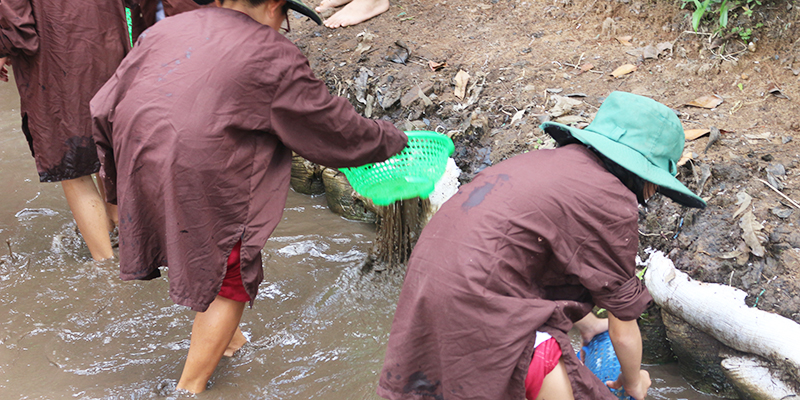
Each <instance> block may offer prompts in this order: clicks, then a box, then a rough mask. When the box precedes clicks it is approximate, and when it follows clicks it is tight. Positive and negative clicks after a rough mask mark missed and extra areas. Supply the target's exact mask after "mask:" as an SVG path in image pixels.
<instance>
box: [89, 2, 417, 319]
mask: <svg viewBox="0 0 800 400" xmlns="http://www.w3.org/2000/svg"><path fill="white" fill-rule="evenodd" d="M91 108H92V115H93V117H94V122H95V141H96V142H97V146H98V154H99V155H100V160H101V162H102V164H103V167H102V169H101V171H100V175H101V177H102V178H103V180H104V182H105V188H106V196H107V198H108V200H109V201H112V202H117V203H118V205H119V218H120V225H119V227H120V245H119V252H120V270H121V277H122V279H124V280H131V279H151V278H154V277H157V276H159V269H158V267H159V266H162V265H167V266H169V283H170V297H171V298H172V300H173V301H174V302H175V303H178V304H182V305H186V306H189V307H192V309H194V310H196V311H204V310H205V309H206V308H207V307H208V305H209V304H210V303H211V302H212V301H213V300H214V298H215V296H216V295H217V293H219V290H220V287H221V284H222V279H223V277H224V275H225V271H226V261H227V258H228V255H229V254H230V252H231V249H232V248H233V246H234V245H235V244H236V242H237V241H239V240H240V239H241V240H242V248H241V273H242V280H243V283H244V286H245V289H246V290H247V293H248V294H249V295H250V298H251V299H255V298H256V294H257V291H258V285H259V283H261V281H262V280H263V270H262V267H261V249H262V248H263V247H264V245H265V244H266V241H267V239H268V238H269V235H270V234H271V233H272V231H273V230H274V229H275V226H276V225H278V222H280V219H281V215H282V213H283V207H284V204H285V202H286V196H287V193H288V190H289V172H290V168H291V158H292V150H294V151H295V152H297V153H298V154H300V155H302V156H303V157H305V158H307V159H309V160H311V161H314V162H317V163H320V164H323V165H327V166H330V167H343V166H357V165H362V164H365V163H369V162H374V161H381V160H384V159H386V158H387V157H389V156H391V155H392V154H395V153H397V152H399V151H400V150H401V149H402V148H403V147H404V146H405V144H406V141H407V138H406V136H405V135H404V134H403V133H402V132H400V131H399V130H398V129H397V128H395V127H394V126H393V125H392V124H391V123H390V122H388V121H373V120H369V119H366V118H363V117H361V116H359V115H358V114H357V113H356V112H355V110H354V109H353V107H352V105H350V103H348V102H347V100H345V99H343V98H340V97H334V96H331V95H330V93H328V90H327V87H326V86H325V84H324V83H323V82H321V81H320V80H318V79H316V78H315V77H314V75H313V73H312V72H311V68H310V67H309V65H308V60H307V59H306V58H305V56H303V54H302V53H301V52H300V50H299V49H298V48H297V47H296V46H295V45H294V44H293V43H292V42H291V41H289V40H288V39H286V38H285V37H283V36H282V35H281V34H279V33H278V32H276V31H275V30H274V29H272V28H270V27H267V26H264V25H261V24H259V23H258V22H256V21H254V20H253V19H252V18H250V17H248V16H247V15H245V14H243V13H240V12H238V11H233V10H228V9H224V8H204V9H200V10H195V11H191V12H187V13H183V14H180V15H177V16H174V17H170V18H167V19H165V20H163V21H161V22H159V23H157V24H155V25H154V26H153V27H151V28H150V29H148V30H147V31H146V32H144V33H143V34H142V35H141V36H140V37H139V41H138V42H137V44H136V46H135V48H134V49H133V50H132V51H131V53H130V54H129V55H128V57H127V58H125V60H124V61H123V62H122V64H121V65H120V67H119V69H118V70H117V72H116V74H114V76H113V77H112V78H111V79H110V80H109V81H108V83H107V84H106V85H105V86H104V87H103V88H102V89H101V90H100V91H99V92H98V93H97V95H96V96H95V98H94V99H93V100H92V103H91Z"/></svg>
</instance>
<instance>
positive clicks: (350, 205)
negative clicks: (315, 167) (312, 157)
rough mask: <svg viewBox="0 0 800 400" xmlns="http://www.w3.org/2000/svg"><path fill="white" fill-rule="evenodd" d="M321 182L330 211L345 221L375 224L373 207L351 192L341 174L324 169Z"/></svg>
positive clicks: (334, 170) (331, 169)
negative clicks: (345, 219)
mask: <svg viewBox="0 0 800 400" xmlns="http://www.w3.org/2000/svg"><path fill="white" fill-rule="evenodd" d="M322 182H323V184H324V185H325V200H327V203H328V208H329V209H330V210H331V211H333V212H334V213H336V214H339V215H341V216H342V217H345V218H347V219H351V220H355V221H363V222H375V220H376V216H375V211H374V208H373V207H374V206H372V203H371V202H370V201H368V200H366V199H364V198H363V197H361V196H360V195H359V194H358V193H356V192H355V191H354V190H353V187H352V186H350V183H349V182H347V178H346V177H345V176H344V174H343V173H341V172H339V171H338V170H336V169H333V168H325V170H324V171H322Z"/></svg>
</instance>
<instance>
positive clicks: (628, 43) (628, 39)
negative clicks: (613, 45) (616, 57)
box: [617, 36, 633, 46]
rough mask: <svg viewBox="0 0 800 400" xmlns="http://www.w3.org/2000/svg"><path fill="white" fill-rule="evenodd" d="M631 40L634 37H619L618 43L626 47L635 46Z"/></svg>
mask: <svg viewBox="0 0 800 400" xmlns="http://www.w3.org/2000/svg"><path fill="white" fill-rule="evenodd" d="M631 39H633V36H617V41H618V42H619V43H620V44H622V45H625V46H633V44H632V43H631Z"/></svg>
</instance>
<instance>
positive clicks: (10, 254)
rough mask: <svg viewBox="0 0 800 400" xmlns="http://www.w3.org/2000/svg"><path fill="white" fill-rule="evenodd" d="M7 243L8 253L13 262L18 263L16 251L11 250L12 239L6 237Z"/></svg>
mask: <svg viewBox="0 0 800 400" xmlns="http://www.w3.org/2000/svg"><path fill="white" fill-rule="evenodd" d="M6 244H7V245H8V255H9V256H10V257H11V263H12V264H13V263H16V262H17V260H16V257H15V256H14V251H13V250H11V239H6Z"/></svg>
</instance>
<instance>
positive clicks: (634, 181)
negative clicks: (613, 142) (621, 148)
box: [586, 146, 647, 206]
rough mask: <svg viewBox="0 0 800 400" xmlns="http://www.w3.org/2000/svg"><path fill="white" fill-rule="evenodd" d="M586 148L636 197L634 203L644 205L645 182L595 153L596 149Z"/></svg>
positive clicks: (597, 152)
mask: <svg viewBox="0 0 800 400" xmlns="http://www.w3.org/2000/svg"><path fill="white" fill-rule="evenodd" d="M586 147H588V148H589V149H591V150H592V151H593V152H594V154H597V156H598V157H599V158H600V161H602V162H603V165H604V166H605V167H606V169H607V170H608V172H610V173H611V174H612V175H614V176H616V177H617V179H619V181H620V182H622V184H623V185H625V187H627V188H628V189H630V191H631V192H633V194H635V195H636V201H638V202H639V204H641V205H642V206H644V205H646V204H645V201H646V200H647V199H645V198H644V184H645V182H647V181H645V180H644V179H642V178H641V177H640V176H639V175H636V174H634V173H633V172H631V171H628V170H627V169H625V168H623V167H622V166H621V165H619V164H617V163H616V162H614V161H613V160H611V159H610V158H608V157H606V156H604V155H603V154H602V153H600V152H599V151H597V149H594V148H593V147H591V146H586Z"/></svg>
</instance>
